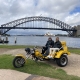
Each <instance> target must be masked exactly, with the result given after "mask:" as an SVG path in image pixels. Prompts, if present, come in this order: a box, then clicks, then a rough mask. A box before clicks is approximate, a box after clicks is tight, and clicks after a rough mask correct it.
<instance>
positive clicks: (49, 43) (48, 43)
mask: <svg viewBox="0 0 80 80" xmlns="http://www.w3.org/2000/svg"><path fill="white" fill-rule="evenodd" d="M53 46H54V41H53V40H52V38H51V37H49V38H48V41H47V43H46V45H45V47H43V49H42V54H44V53H45V51H46V50H47V49H48V48H50V47H53Z"/></svg>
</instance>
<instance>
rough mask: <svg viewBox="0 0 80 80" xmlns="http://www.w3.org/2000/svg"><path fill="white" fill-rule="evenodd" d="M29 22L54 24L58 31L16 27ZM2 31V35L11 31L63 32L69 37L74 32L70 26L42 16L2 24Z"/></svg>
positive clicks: (50, 28)
mask: <svg viewBox="0 0 80 80" xmlns="http://www.w3.org/2000/svg"><path fill="white" fill-rule="evenodd" d="M31 21H45V22H49V23H52V24H55V25H57V26H59V27H60V29H56V28H54V27H53V28H52V27H49V28H47V27H46V28H44V27H18V25H21V24H23V23H26V22H31ZM0 29H1V30H3V31H2V34H5V33H6V32H8V31H9V30H11V29H49V30H63V31H67V32H68V34H69V35H72V32H73V31H76V30H75V29H74V28H72V27H71V26H70V25H68V24H66V23H64V22H62V21H60V20H57V19H54V18H49V17H42V16H33V17H25V18H21V19H17V20H14V21H11V22H9V23H6V24H2V25H1V27H0Z"/></svg>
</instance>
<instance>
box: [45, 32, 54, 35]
mask: <svg viewBox="0 0 80 80" xmlns="http://www.w3.org/2000/svg"><path fill="white" fill-rule="evenodd" d="M45 36H55V35H53V34H52V33H50V32H48V33H46V34H45Z"/></svg>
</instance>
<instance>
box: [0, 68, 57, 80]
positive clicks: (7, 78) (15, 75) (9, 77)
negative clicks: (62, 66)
mask: <svg viewBox="0 0 80 80" xmlns="http://www.w3.org/2000/svg"><path fill="white" fill-rule="evenodd" d="M0 80H58V79H53V78H48V77H43V76H37V75H31V74H27V73H23V72H19V71H15V70H9V69H0Z"/></svg>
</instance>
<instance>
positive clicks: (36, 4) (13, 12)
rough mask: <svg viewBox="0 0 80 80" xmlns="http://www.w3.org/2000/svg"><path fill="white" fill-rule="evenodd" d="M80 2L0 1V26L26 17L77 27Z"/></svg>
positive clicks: (79, 19)
mask: <svg viewBox="0 0 80 80" xmlns="http://www.w3.org/2000/svg"><path fill="white" fill-rule="evenodd" d="M76 7H80V0H0V25H1V24H4V23H7V22H10V21H13V20H15V19H19V18H23V17H28V16H40V15H41V14H42V15H41V16H45V17H51V18H55V19H58V20H61V21H63V22H66V23H67V24H69V25H79V24H80V23H79V22H80V12H78V11H77V12H76V13H75V12H73V14H71V12H72V11H74V9H75V8H76Z"/></svg>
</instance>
